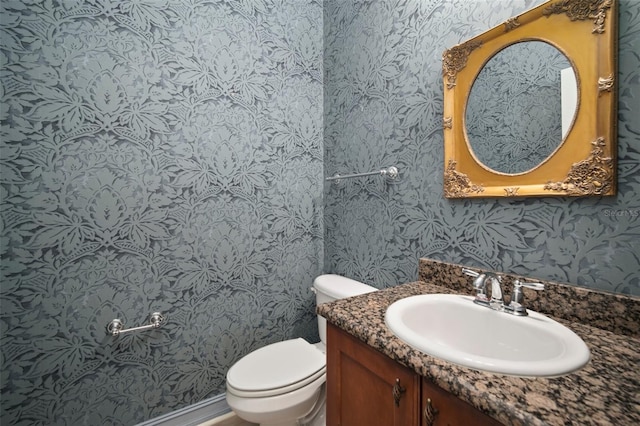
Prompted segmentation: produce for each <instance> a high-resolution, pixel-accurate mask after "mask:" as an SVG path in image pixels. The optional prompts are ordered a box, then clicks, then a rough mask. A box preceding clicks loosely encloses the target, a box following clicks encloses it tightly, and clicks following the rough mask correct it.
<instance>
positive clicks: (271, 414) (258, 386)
mask: <svg viewBox="0 0 640 426" xmlns="http://www.w3.org/2000/svg"><path fill="white" fill-rule="evenodd" d="M312 290H313V292H314V293H315V294H316V305H318V304H321V303H326V302H331V301H333V300H337V299H343V298H346V297H351V296H356V295H359V294H364V293H370V292H372V291H375V290H376V289H375V288H374V287H371V286H368V285H366V284H363V283H361V282H358V281H354V280H352V279H349V278H346V277H342V276H340V275H334V274H326V275H320V276H318V277H317V278H316V279H315V280H314V281H313V288H312ZM318 331H319V334H320V342H318V343H315V344H312V343H309V342H307V341H306V340H304V339H301V338H297V339H291V340H285V341H283V342H277V343H272V344H270V345H267V346H264V347H262V348H260V349H257V350H255V351H253V352H251V353H250V354H248V355H246V356H245V357H243V358H242V359H240V360H239V361H238V362H236V363H235V364H234V365H233V366H232V367H231V368H230V369H229V371H228V372H227V403H228V404H229V407H231V409H232V410H233V411H234V412H235V413H236V415H237V416H238V417H240V418H241V419H244V420H246V421H248V422H251V423H258V424H260V425H261V426H298V425H309V426H325V413H324V410H325V386H324V384H325V381H326V374H325V369H326V356H325V344H326V336H327V323H326V320H325V319H324V318H322V317H321V316H319V315H318Z"/></svg>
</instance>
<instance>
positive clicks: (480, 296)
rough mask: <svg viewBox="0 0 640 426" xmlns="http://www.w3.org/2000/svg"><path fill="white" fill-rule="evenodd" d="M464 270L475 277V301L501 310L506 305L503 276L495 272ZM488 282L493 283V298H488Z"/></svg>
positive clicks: (463, 270) (463, 269)
mask: <svg viewBox="0 0 640 426" xmlns="http://www.w3.org/2000/svg"><path fill="white" fill-rule="evenodd" d="M462 272H464V273H465V274H467V275H469V276H471V277H474V278H475V279H474V280H473V288H474V289H475V290H476V298H475V300H474V303H477V304H478V305H482V306H488V307H490V308H491V309H496V310H501V309H502V306H503V305H504V301H503V300H502V277H500V275H498V274H494V273H493V272H483V273H479V272H476V271H472V270H471V269H467V268H462ZM487 283H491V300H489V299H488V298H487Z"/></svg>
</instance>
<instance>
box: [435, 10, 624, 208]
mask: <svg viewBox="0 0 640 426" xmlns="http://www.w3.org/2000/svg"><path fill="white" fill-rule="evenodd" d="M575 3H580V4H581V5H583V6H585V3H588V4H586V6H585V7H575V6H576V5H575ZM616 18H617V11H616V2H615V1H609V2H602V1H601V0H564V1H562V2H557V1H556V2H553V1H549V2H546V3H543V4H541V5H540V6H538V7H536V8H534V9H531V10H529V11H528V12H525V13H523V14H521V15H518V16H516V17H513V18H510V19H509V20H507V21H506V22H505V23H503V24H502V25H499V26H497V27H495V28H492V29H491V30H489V31H487V32H485V33H483V34H481V35H479V36H477V37H474V38H473V39H471V40H468V41H466V42H465V43H462V44H460V45H457V46H454V47H453V48H451V49H448V50H446V51H445V52H444V54H443V80H444V81H443V82H444V92H445V103H444V118H443V127H444V139H445V176H444V192H445V196H446V197H448V198H463V197H499V196H552V195H556V196H586V195H614V194H615V191H616V179H615V178H616V173H615V168H616V165H615V154H616V141H615V125H616V123H617V121H616V120H617V117H616V104H615V101H616V97H615V79H614V76H616V68H615V65H616V63H615V41H616Z"/></svg>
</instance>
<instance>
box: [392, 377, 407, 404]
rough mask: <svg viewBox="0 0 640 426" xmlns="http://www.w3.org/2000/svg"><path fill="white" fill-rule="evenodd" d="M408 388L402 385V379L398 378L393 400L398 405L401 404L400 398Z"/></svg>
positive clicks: (394, 386) (394, 387)
mask: <svg viewBox="0 0 640 426" xmlns="http://www.w3.org/2000/svg"><path fill="white" fill-rule="evenodd" d="M405 391H406V389H405V388H403V387H402V386H400V379H396V384H395V385H393V391H392V393H393V401H394V402H395V403H396V407H399V406H400V398H402V394H403V393H405Z"/></svg>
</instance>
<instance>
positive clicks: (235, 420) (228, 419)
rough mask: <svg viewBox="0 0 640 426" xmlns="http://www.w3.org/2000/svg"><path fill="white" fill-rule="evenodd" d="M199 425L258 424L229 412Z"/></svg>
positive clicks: (240, 425) (243, 425)
mask: <svg viewBox="0 0 640 426" xmlns="http://www.w3.org/2000/svg"><path fill="white" fill-rule="evenodd" d="M199 426H258V425H256V424H255V423H249V422H245V421H244V420H242V419H241V418H239V417H238V416H236V415H235V414H234V413H228V414H225V415H224V416H220V417H216V418H215V419H213V420H209V421H208V422H204V423H201V424H200V425H199Z"/></svg>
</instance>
